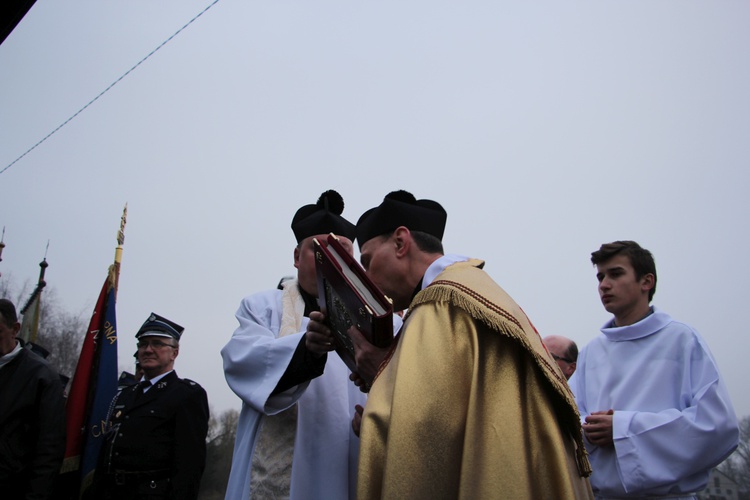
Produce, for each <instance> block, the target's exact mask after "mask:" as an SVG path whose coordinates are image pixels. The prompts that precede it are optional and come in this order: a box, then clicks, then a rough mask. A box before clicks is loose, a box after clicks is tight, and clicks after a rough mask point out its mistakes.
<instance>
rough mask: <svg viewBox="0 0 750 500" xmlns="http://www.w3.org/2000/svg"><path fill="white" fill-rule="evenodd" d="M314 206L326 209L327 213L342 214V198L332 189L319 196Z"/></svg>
mask: <svg viewBox="0 0 750 500" xmlns="http://www.w3.org/2000/svg"><path fill="white" fill-rule="evenodd" d="M316 205H317V206H318V208H323V209H327V210H328V211H329V212H333V213H334V214H336V215H341V214H342V213H344V198H342V197H341V195H340V194H339V193H338V192H337V191H334V190H333V189H329V190H328V191H326V192H325V193H323V194H321V195H320V198H318V202H317V203H316Z"/></svg>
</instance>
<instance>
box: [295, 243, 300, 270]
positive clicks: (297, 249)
mask: <svg viewBox="0 0 750 500" xmlns="http://www.w3.org/2000/svg"><path fill="white" fill-rule="evenodd" d="M299 256H300V251H299V245H297V246H296V247H294V268H295V269H299Z"/></svg>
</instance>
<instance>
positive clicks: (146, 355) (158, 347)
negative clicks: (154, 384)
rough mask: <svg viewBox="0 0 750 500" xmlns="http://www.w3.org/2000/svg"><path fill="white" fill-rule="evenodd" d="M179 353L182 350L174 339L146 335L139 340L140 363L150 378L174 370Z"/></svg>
mask: <svg viewBox="0 0 750 500" xmlns="http://www.w3.org/2000/svg"><path fill="white" fill-rule="evenodd" d="M179 353H180V348H179V346H178V345H177V342H175V340H174V339H173V338H167V337H155V336H152V335H146V336H143V337H141V338H140V339H138V361H139V362H140V365H141V370H143V373H145V374H146V376H147V377H148V378H153V377H156V376H158V375H161V374H162V373H166V372H168V371H170V370H172V369H173V368H174V360H175V358H177V355H178V354H179Z"/></svg>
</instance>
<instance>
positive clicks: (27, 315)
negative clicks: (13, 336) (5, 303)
mask: <svg viewBox="0 0 750 500" xmlns="http://www.w3.org/2000/svg"><path fill="white" fill-rule="evenodd" d="M41 302H42V293H41V289H39V288H38V289H37V290H35V291H34V294H33V295H32V297H31V299H30V300H29V302H28V304H26V307H24V308H23V310H22V311H21V314H23V319H22V320H21V331H20V332H18V337H19V338H21V339H22V340H23V341H24V342H26V343H29V342H36V336H37V332H38V331H39V312H40V311H39V309H40V305H41Z"/></svg>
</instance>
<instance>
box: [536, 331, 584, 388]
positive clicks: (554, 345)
mask: <svg viewBox="0 0 750 500" xmlns="http://www.w3.org/2000/svg"><path fill="white" fill-rule="evenodd" d="M544 345H545V347H546V348H547V350H548V351H549V353H550V354H551V355H552V358H553V359H554V360H555V361H557V366H559V367H560V370H562V372H563V375H565V380H570V377H571V376H573V373H575V371H576V362H577V361H578V346H577V345H576V343H575V342H573V341H572V340H571V339H569V338H568V337H563V336H562V335H548V336H546V337H544Z"/></svg>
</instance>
